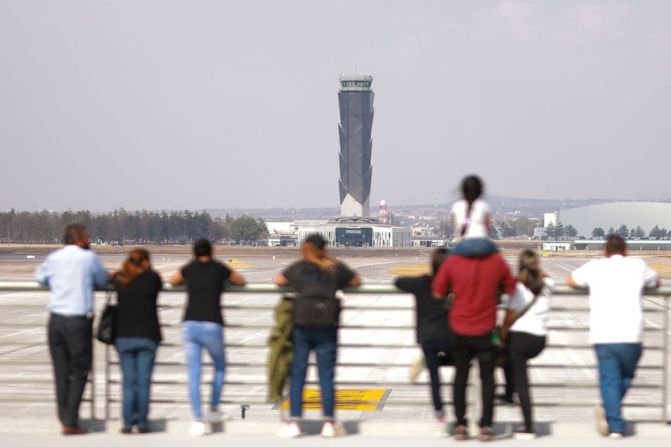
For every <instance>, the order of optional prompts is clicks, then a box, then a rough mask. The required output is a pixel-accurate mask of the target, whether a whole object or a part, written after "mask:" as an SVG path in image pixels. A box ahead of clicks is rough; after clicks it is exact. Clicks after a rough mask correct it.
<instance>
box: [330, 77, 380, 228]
mask: <svg viewBox="0 0 671 447" xmlns="http://www.w3.org/2000/svg"><path fill="white" fill-rule="evenodd" d="M372 83H373V77H372V76H340V92H338V103H339V104H340V124H339V126H338V130H339V133H340V215H341V216H342V217H368V216H369V214H370V202H369V199H370V184H371V179H372V176H373V167H372V166H371V150H372V148H373V140H372V138H371V131H372V128H373V99H374V97H375V93H373V91H372V90H371V88H370V86H371V84H372Z"/></svg>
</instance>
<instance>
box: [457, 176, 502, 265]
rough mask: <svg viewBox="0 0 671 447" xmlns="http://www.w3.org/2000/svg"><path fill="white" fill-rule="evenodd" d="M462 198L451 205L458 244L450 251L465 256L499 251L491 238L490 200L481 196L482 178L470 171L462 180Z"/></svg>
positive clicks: (487, 254) (483, 254)
mask: <svg viewBox="0 0 671 447" xmlns="http://www.w3.org/2000/svg"><path fill="white" fill-rule="evenodd" d="M461 193H462V195H463V198H462V199H461V200H457V201H456V202H454V204H453V205H452V209H451V211H450V214H451V218H452V225H453V227H454V233H455V241H457V242H458V243H457V245H456V246H454V248H453V249H452V250H451V252H450V254H451V255H459V256H466V257H486V256H489V255H491V254H492V253H495V252H496V251H498V249H497V247H496V245H494V243H493V242H492V241H491V239H489V231H490V228H491V221H492V218H491V211H490V209H489V205H488V204H487V202H485V201H484V200H482V199H481V198H480V197H481V196H482V193H483V184H482V180H480V178H479V177H478V176H476V175H469V176H468V177H466V178H464V180H463V181H462V182H461Z"/></svg>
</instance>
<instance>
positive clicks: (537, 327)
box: [501, 250, 552, 439]
mask: <svg viewBox="0 0 671 447" xmlns="http://www.w3.org/2000/svg"><path fill="white" fill-rule="evenodd" d="M519 264H520V265H519V273H518V275H517V285H516V288H515V293H513V294H512V295H511V296H510V298H509V299H508V303H507V305H506V307H507V311H506V316H505V319H504V322H503V325H502V328H501V329H502V330H501V338H502V339H503V340H504V341H505V342H506V346H507V349H508V362H509V364H508V365H507V370H508V371H507V374H506V381H509V380H511V379H512V382H513V383H512V385H513V387H514V389H515V391H516V392H517V396H518V397H519V400H520V407H521V408H522V416H523V417H524V429H523V430H521V431H518V432H516V433H515V436H516V437H518V438H522V439H526V438H533V437H535V436H536V432H535V431H534V426H533V417H532V411H531V393H530V391H529V378H528V375H527V361H529V360H530V359H532V358H534V357H536V356H537V355H538V354H540V353H541V351H543V348H544V347H545V339H546V336H547V333H548V327H547V320H548V313H549V311H550V301H549V298H550V287H551V286H552V280H550V279H549V278H547V275H546V274H545V272H544V271H543V270H542V269H541V266H540V259H539V258H538V255H537V254H536V253H535V252H534V251H532V250H524V251H522V253H520V258H519ZM507 387H509V388H513V387H510V384H507Z"/></svg>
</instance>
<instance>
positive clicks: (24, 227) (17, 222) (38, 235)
mask: <svg viewBox="0 0 671 447" xmlns="http://www.w3.org/2000/svg"><path fill="white" fill-rule="evenodd" d="M71 223H81V224H84V225H86V227H87V228H88V230H89V237H90V239H91V241H92V242H95V243H107V244H187V243H191V242H193V241H194V240H196V239H198V238H203V237H204V238H208V239H210V240H212V241H218V242H222V241H235V242H237V243H245V242H253V241H258V240H259V239H263V238H265V237H267V235H268V230H267V227H266V224H265V222H264V221H263V219H255V218H253V217H249V216H240V217H237V218H233V217H231V216H229V215H226V216H225V217H223V218H212V216H210V214H209V213H207V212H205V211H202V212H198V211H189V210H184V211H170V212H167V211H162V212H154V211H126V210H124V209H118V210H114V211H112V212H109V213H102V214H94V213H91V212H90V211H65V212H63V213H56V212H52V211H40V212H27V211H21V212H17V211H14V210H13V209H12V210H11V211H9V212H0V242H1V243H58V242H60V241H61V239H62V234H63V229H64V228H65V226H66V225H68V224H71Z"/></svg>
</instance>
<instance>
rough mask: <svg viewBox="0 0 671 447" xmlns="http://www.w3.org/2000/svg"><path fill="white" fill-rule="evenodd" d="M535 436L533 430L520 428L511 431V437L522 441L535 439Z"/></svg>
mask: <svg viewBox="0 0 671 447" xmlns="http://www.w3.org/2000/svg"><path fill="white" fill-rule="evenodd" d="M537 436H538V435H537V434H536V432H534V431H525V430H520V431H516V432H514V433H513V438H515V439H520V440H524V441H530V440H532V439H536V437H537Z"/></svg>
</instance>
